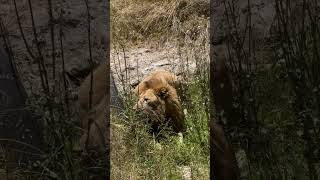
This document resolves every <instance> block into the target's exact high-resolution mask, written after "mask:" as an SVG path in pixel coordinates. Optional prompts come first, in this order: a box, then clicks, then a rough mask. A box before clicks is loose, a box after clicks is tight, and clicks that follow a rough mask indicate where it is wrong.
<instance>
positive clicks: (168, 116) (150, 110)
mask: <svg viewBox="0 0 320 180" xmlns="http://www.w3.org/2000/svg"><path fill="white" fill-rule="evenodd" d="M179 84H180V83H179V81H178V78H177V76H175V75H174V74H173V73H171V72H169V71H166V70H157V71H155V72H153V73H151V74H150V75H148V76H147V77H146V78H144V79H143V80H142V81H141V82H140V83H139V84H138V86H137V87H136V88H135V90H134V92H135V94H136V95H137V96H138V102H137V104H136V105H135V106H134V109H136V110H142V111H144V112H146V113H147V114H148V115H149V116H150V119H151V121H152V126H153V127H152V128H153V129H154V128H158V127H159V126H160V125H161V124H162V123H168V124H169V125H170V126H172V128H173V130H174V132H176V133H182V132H185V130H186V127H185V120H184V118H185V117H184V113H183V111H182V107H181V103H180V99H179V97H178V95H177V91H176V87H178V86H179Z"/></svg>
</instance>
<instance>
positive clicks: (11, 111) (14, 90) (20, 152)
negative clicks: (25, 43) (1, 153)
mask: <svg viewBox="0 0 320 180" xmlns="http://www.w3.org/2000/svg"><path fill="white" fill-rule="evenodd" d="M0 62H1V63H0V144H1V146H3V147H5V148H6V149H7V151H8V152H9V154H10V155H9V156H10V158H9V160H8V164H11V163H13V162H14V163H18V162H19V163H22V165H26V164H25V163H26V162H27V161H28V160H32V159H33V160H35V158H40V157H41V156H42V155H43V154H42V150H41V145H42V137H43V136H42V129H41V124H40V122H39V120H40V117H39V116H37V115H35V114H34V113H32V111H31V110H29V109H27V108H26V105H25V102H26V98H27V97H26V93H25V90H24V88H23V86H22V83H21V81H20V80H19V78H18V77H19V76H18V74H17V72H16V71H15V68H14V64H13V62H12V61H11V60H10V58H9V57H8V56H7V53H6V51H5V50H4V49H3V48H2V47H0ZM10 167H11V168H13V166H10V165H9V168H10Z"/></svg>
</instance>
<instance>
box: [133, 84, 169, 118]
mask: <svg viewBox="0 0 320 180" xmlns="http://www.w3.org/2000/svg"><path fill="white" fill-rule="evenodd" d="M134 109H136V110H142V111H143V112H145V113H147V114H148V115H149V117H151V119H152V120H156V121H162V120H163V119H164V116H165V102H164V100H162V99H161V98H160V97H159V96H158V94H157V92H156V91H155V90H153V89H148V90H146V91H144V92H143V93H141V94H140V95H139V100H138V102H137V104H136V105H135V107H134Z"/></svg>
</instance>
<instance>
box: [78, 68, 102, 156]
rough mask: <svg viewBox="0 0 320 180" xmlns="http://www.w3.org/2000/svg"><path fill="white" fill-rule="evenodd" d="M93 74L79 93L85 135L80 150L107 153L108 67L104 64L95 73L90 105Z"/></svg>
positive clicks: (80, 143) (84, 82) (85, 81)
mask: <svg viewBox="0 0 320 180" xmlns="http://www.w3.org/2000/svg"><path fill="white" fill-rule="evenodd" d="M90 87H91V74H89V75H88V76H87V77H86V79H85V80H84V81H83V83H82V84H81V86H80V88H79V92H78V102H79V105H80V110H79V115H80V118H81V126H82V128H83V129H84V131H85V133H84V134H83V135H82V137H81V138H80V141H79V144H78V147H77V148H78V149H79V148H80V149H81V150H83V149H90V150H91V149H93V150H95V151H98V152H105V151H106V150H107V149H106V148H107V147H106V142H107V141H106V140H107V139H106V138H107V137H108V136H107V133H108V129H107V125H106V124H107V123H106V105H107V88H108V86H107V66H106V64H102V65H100V66H98V67H97V68H96V69H95V70H94V71H93V78H92V98H91V108H90V107H89V103H90Z"/></svg>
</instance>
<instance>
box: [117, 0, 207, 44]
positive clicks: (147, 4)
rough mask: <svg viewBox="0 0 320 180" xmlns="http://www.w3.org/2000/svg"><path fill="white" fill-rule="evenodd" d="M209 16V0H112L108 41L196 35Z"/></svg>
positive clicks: (133, 41)
mask: <svg viewBox="0 0 320 180" xmlns="http://www.w3.org/2000/svg"><path fill="white" fill-rule="evenodd" d="M208 18H209V1H208V0H199V1H192V0H163V1H157V0H139V1H135V0H114V1H111V33H112V41H111V42H115V41H125V44H128V43H132V44H139V43H142V42H147V43H150V42H154V41H156V42H162V41H166V40H168V39H172V38H173V39H176V38H180V37H184V36H185V35H192V36H196V35H197V33H198V31H199V25H201V24H204V23H206V22H207V21H208Z"/></svg>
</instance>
